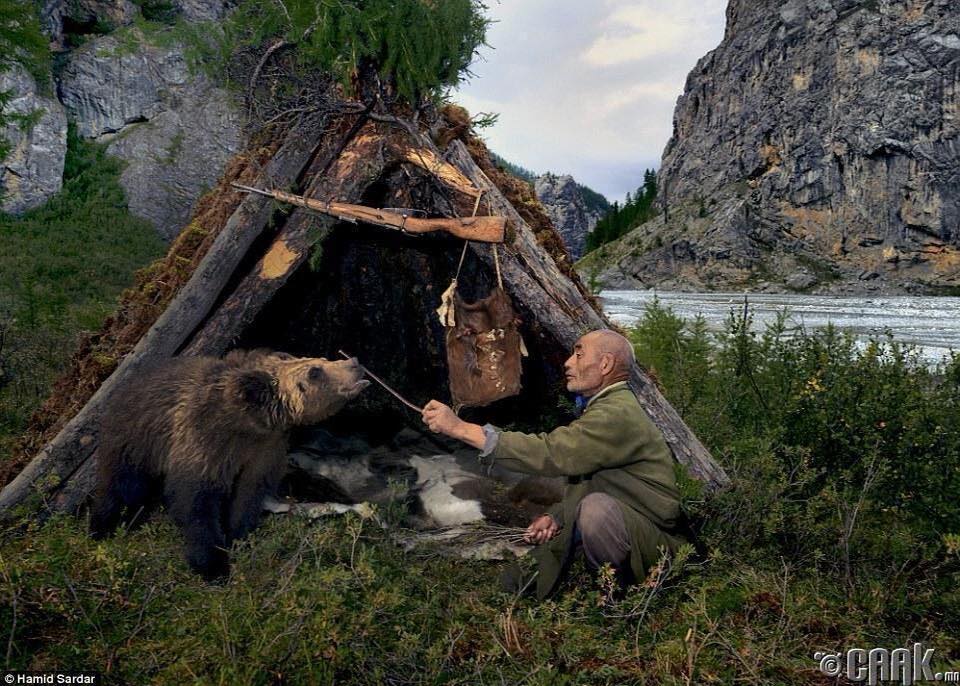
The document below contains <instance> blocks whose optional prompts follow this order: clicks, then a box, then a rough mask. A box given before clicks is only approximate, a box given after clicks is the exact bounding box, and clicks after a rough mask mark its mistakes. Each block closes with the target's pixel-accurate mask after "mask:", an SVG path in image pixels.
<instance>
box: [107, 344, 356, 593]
mask: <svg viewBox="0 0 960 686" xmlns="http://www.w3.org/2000/svg"><path fill="white" fill-rule="evenodd" d="M362 377H363V370H362V369H361V367H360V366H359V365H358V364H357V361H356V359H350V360H341V361H336V362H331V361H328V360H326V359H324V358H322V357H321V358H298V357H293V356H292V355H288V354H286V353H275V352H269V351H265V350H253V351H234V352H231V353H230V354H228V355H227V356H226V357H224V358H223V359H218V358H214V357H185V358H174V359H171V360H167V361H165V362H163V363H160V364H157V365H156V366H153V367H151V368H150V369H147V370H146V371H144V372H143V373H141V374H139V375H137V377H136V379H134V380H133V381H132V382H131V383H128V384H126V385H125V386H124V387H122V388H121V389H118V391H117V394H116V395H115V396H114V399H113V400H112V401H111V402H110V404H109V407H107V408H106V409H105V411H104V414H103V420H102V422H101V428H100V444H99V447H98V449H97V459H98V464H97V483H96V488H95V490H94V499H93V507H92V512H91V519H90V533H91V535H92V536H93V537H94V538H100V537H103V536H105V535H107V534H109V533H110V532H112V531H113V530H114V529H115V528H116V527H117V525H118V524H119V523H120V522H121V520H122V519H124V513H126V517H127V519H128V521H129V520H131V519H137V518H138V515H139V514H141V513H142V510H143V509H144V508H146V507H148V506H149V505H150V504H152V503H153V502H155V501H157V500H159V499H160V498H159V497H158V496H162V497H163V500H164V502H165V504H166V506H167V509H168V511H169V512H170V514H171V516H172V517H173V519H174V521H175V522H176V523H177V525H178V526H179V527H180V529H181V531H182V532H183V535H184V538H185V539H186V556H187V562H188V563H189V564H190V566H191V567H192V568H193V569H194V570H195V571H197V572H198V573H200V574H201V575H203V577H204V578H206V579H214V578H216V577H220V576H224V575H226V574H227V573H228V572H229V557H228V555H227V548H228V547H229V545H230V543H231V541H233V540H234V539H237V538H240V537H242V536H244V535H245V534H247V533H249V532H250V531H251V530H252V529H253V528H254V527H255V526H256V525H257V523H258V522H259V519H260V515H261V509H262V505H263V500H264V498H265V497H266V496H267V495H268V494H269V493H270V492H271V491H273V490H274V489H275V488H276V486H277V484H278V482H279V480H280V478H281V477H282V476H283V473H284V471H285V468H286V460H287V457H286V455H287V441H288V438H289V433H290V429H291V428H293V427H294V426H300V425H306V424H314V423H317V422H319V421H321V420H323V419H326V418H327V417H330V416H331V415H333V414H334V413H336V412H337V411H339V410H340V409H341V408H342V407H343V406H344V405H345V404H346V403H347V401H348V400H350V399H351V398H353V397H355V396H356V395H357V394H358V393H360V391H362V390H363V389H364V388H365V387H366V386H367V385H368V384H369V382H368V381H364V380H362ZM140 519H141V521H142V518H140Z"/></svg>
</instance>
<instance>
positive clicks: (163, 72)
mask: <svg viewBox="0 0 960 686" xmlns="http://www.w3.org/2000/svg"><path fill="white" fill-rule="evenodd" d="M190 81H191V79H190V74H189V71H188V70H187V64H186V61H185V60H184V58H183V53H182V51H181V50H180V49H179V48H156V47H153V46H151V45H149V44H148V43H145V42H141V43H140V45H139V46H138V47H137V48H136V49H135V50H134V51H130V49H129V47H128V46H126V45H121V43H120V41H118V40H117V38H115V37H114V36H103V37H101V38H98V39H97V40H94V41H90V42H89V43H87V44H85V45H83V46H82V47H81V48H79V49H78V50H76V51H74V52H72V53H71V54H70V56H69V58H68V61H67V63H66V65H65V66H64V68H63V71H62V73H61V74H60V99H61V100H62V101H63V104H64V106H65V107H66V108H67V111H68V112H69V113H70V116H71V118H72V119H74V120H75V121H76V123H77V133H79V134H80V135H81V136H83V137H85V138H99V137H100V136H102V135H104V134H107V133H116V132H117V131H120V130H121V129H123V127H125V126H126V125H128V124H133V123H136V122H143V121H149V120H150V119H153V118H154V117H156V116H157V115H158V114H160V112H163V111H164V110H167V109H170V107H171V106H173V105H175V104H176V99H177V96H178V95H182V91H184V90H185V88H186V86H187V85H188V84H189V83H190Z"/></svg>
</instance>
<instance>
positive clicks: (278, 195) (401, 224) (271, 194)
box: [231, 183, 507, 243]
mask: <svg viewBox="0 0 960 686" xmlns="http://www.w3.org/2000/svg"><path fill="white" fill-rule="evenodd" d="M231 185H232V186H233V187H234V188H236V189H237V190H239V191H246V192H247V193H258V194H260V195H264V196H266V197H268V198H273V199H275V200H279V201H280V202H285V203H289V204H291V205H296V206H297V207H303V208H306V209H308V210H313V211H314V212H320V213H321V214H325V215H328V216H330V217H333V218H334V219H339V220H341V221H349V222H363V223H365V224H373V225H374V226H382V227H384V228H389V229H397V230H400V231H403V232H405V233H416V234H421V233H434V232H436V231H446V232H447V233H449V234H451V235H453V236H456V237H457V238H462V239H463V240H466V241H479V242H481V243H502V242H503V233H504V230H505V229H506V227H507V220H506V219H504V218H503V217H434V218H430V219H425V218H423V217H414V216H408V215H406V214H401V213H399V212H394V211H391V210H385V209H376V208H373V207H365V206H363V205H351V204H349V203H345V202H337V201H334V200H328V201H321V200H315V199H313V198H305V197H303V196H302V195H294V194H293V193H285V192H284V191H278V190H273V189H263V188H253V187H252V186H244V185H242V184H239V183H234V184H231Z"/></svg>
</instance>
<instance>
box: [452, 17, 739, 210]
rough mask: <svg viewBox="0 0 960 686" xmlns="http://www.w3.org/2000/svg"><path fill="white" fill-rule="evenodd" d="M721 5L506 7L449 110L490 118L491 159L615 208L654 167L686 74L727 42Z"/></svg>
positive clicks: (490, 31)
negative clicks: (582, 187) (585, 190)
mask: <svg viewBox="0 0 960 686" xmlns="http://www.w3.org/2000/svg"><path fill="white" fill-rule="evenodd" d="M725 4H726V0H701V1H700V2H696V3H695V2H693V0H673V1H672V2H671V1H669V0H639V2H637V1H628V0H606V1H603V0H600V1H597V2H594V3H584V2H583V1H582V0H576V1H574V0H504V2H503V3H502V4H491V7H490V12H489V15H490V16H491V18H493V19H494V20H495V21H496V23H495V24H493V25H492V26H491V28H490V30H489V32H488V42H489V43H490V44H491V46H492V48H491V49H484V50H483V52H482V57H483V59H481V60H478V61H476V62H475V63H474V65H473V66H472V70H473V71H474V73H475V74H476V75H477V76H476V78H474V79H472V80H471V81H470V82H468V83H466V84H464V85H463V86H462V87H461V88H460V89H459V92H458V93H457V94H456V95H455V99H456V100H458V101H459V102H461V103H462V104H463V105H464V106H465V107H467V109H469V110H470V111H471V112H473V113H476V112H481V111H485V112H491V111H492V112H498V113H499V114H500V118H499V120H498V122H497V124H496V125H495V126H494V127H492V128H490V129H486V130H485V131H484V132H483V135H484V137H485V138H486V139H487V141H488V144H489V145H490V147H491V148H493V150H495V151H496V152H497V153H499V154H500V155H503V156H504V157H505V158H507V159H508V160H510V161H512V162H514V163H516V164H520V165H522V166H524V167H527V168H528V169H532V170H534V171H538V172H544V171H554V172H562V173H569V174H572V175H573V176H574V177H575V178H576V179H577V180H578V181H580V182H581V183H586V184H587V185H589V186H591V187H593V188H595V189H596V190H598V191H600V192H602V193H604V194H605V195H607V196H608V197H609V198H610V199H611V200H613V199H621V198H622V197H623V196H624V194H625V193H626V192H627V191H628V190H634V189H636V187H637V186H638V185H640V183H641V182H642V180H643V170H644V169H646V168H650V167H657V166H659V162H660V155H661V153H662V151H663V149H664V147H665V145H666V143H667V140H668V139H669V137H670V134H671V132H672V122H673V108H674V105H675V103H676V99H677V97H678V96H679V95H680V94H681V93H682V92H683V84H684V81H685V79H686V75H687V73H688V72H689V71H690V69H691V68H692V67H693V66H694V65H695V64H696V62H697V60H698V59H699V58H700V57H702V56H703V55H704V54H705V53H706V52H707V51H709V50H711V49H712V48H714V47H716V45H717V44H718V43H719V42H720V39H721V38H722V36H723V20H724V16H723V10H724V7H725Z"/></svg>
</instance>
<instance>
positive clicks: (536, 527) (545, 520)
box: [523, 514, 560, 545]
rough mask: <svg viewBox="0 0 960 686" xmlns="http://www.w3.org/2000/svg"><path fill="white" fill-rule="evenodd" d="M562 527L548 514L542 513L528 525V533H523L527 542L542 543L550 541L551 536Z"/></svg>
mask: <svg viewBox="0 0 960 686" xmlns="http://www.w3.org/2000/svg"><path fill="white" fill-rule="evenodd" d="M559 531H560V527H559V526H557V523H556V522H555V521H554V520H553V517H551V516H550V515H548V514H545V515H540V516H539V517H537V518H536V519H534V520H533V521H532V522H531V523H530V526H528V527H527V531H526V533H525V534H524V535H523V540H525V541H526V542H527V543H536V544H537V545H540V544H541V543H545V542H546V541H549V540H550V539H551V538H553V537H554V536H556V535H557V533H559Z"/></svg>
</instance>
